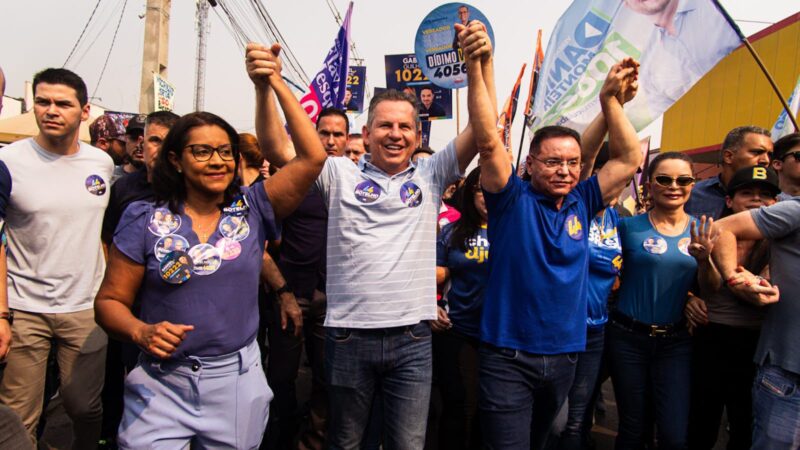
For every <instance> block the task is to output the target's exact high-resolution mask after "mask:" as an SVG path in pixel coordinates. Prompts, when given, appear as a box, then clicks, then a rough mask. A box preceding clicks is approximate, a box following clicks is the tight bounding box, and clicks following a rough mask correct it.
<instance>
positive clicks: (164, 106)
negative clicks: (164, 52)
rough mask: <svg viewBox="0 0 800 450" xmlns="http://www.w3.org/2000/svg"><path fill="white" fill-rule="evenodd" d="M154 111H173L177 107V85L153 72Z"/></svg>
mask: <svg viewBox="0 0 800 450" xmlns="http://www.w3.org/2000/svg"><path fill="white" fill-rule="evenodd" d="M153 94H154V95H155V101H154V102H153V105H154V107H153V110H154V111H172V110H173V109H175V86H173V85H172V83H170V82H169V81H167V80H166V79H165V78H163V77H162V76H161V75H159V74H157V73H154V74H153Z"/></svg>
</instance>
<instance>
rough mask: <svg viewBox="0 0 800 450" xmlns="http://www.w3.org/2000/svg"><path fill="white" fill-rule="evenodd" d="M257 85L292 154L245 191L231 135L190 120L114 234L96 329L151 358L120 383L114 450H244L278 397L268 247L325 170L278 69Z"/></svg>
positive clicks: (201, 118) (218, 125)
mask: <svg viewBox="0 0 800 450" xmlns="http://www.w3.org/2000/svg"><path fill="white" fill-rule="evenodd" d="M264 51H266V52H269V50H264ZM273 53H276V52H273ZM248 56H250V53H248ZM263 76H264V78H265V79H266V80H264V79H262V80H261V81H262V82H264V83H265V84H266V83H268V84H269V87H268V88H269V89H271V90H274V91H275V93H276V95H277V98H278V102H279V103H280V105H281V107H282V109H283V111H284V114H285V116H286V120H287V123H288V126H289V130H290V131H291V134H292V137H293V140H294V145H295V149H296V153H297V157H296V158H295V159H294V160H293V161H292V162H291V163H289V164H287V165H286V166H284V167H283V169H282V170H281V171H280V172H278V173H277V174H276V175H275V176H273V177H271V178H269V179H267V180H266V181H264V182H263V183H262V184H258V185H254V186H253V187H251V188H250V189H247V188H242V187H240V186H239V183H238V181H237V180H236V179H235V176H234V175H235V174H236V173H237V165H238V161H239V158H238V148H237V146H238V143H239V137H238V135H237V133H236V131H235V130H234V129H233V128H232V127H231V126H230V125H229V124H228V123H227V122H225V121H224V120H223V119H221V118H220V117H217V116H215V115H213V114H211V113H206V112H196V113H191V114H187V115H186V116H184V117H182V118H181V119H180V120H178V122H177V123H176V124H175V125H174V126H173V127H172V129H171V130H170V132H169V134H168V135H167V137H166V139H165V140H164V144H163V147H162V149H161V153H160V154H159V156H158V160H157V163H156V166H155V169H154V173H153V189H154V191H155V193H156V198H157V200H156V202H136V203H133V204H131V205H130V206H129V207H128V209H127V210H126V211H125V213H124V215H123V217H122V219H121V221H120V223H119V226H118V227H117V230H116V232H115V234H114V240H113V245H112V246H111V249H110V252H109V260H108V268H107V271H106V275H105V278H104V280H103V283H102V285H101V287H100V291H99V292H98V294H97V298H96V301H95V311H96V316H97V321H98V323H99V324H100V325H101V326H102V327H103V328H104V329H105V330H106V331H107V332H108V333H109V334H110V335H112V336H114V337H116V338H118V339H122V340H125V341H130V342H133V343H135V344H137V345H138V346H139V347H140V348H141V349H142V350H143V351H144V352H143V354H142V355H141V357H140V359H139V364H138V365H137V367H136V368H135V369H134V370H133V371H132V372H131V373H130V374H129V375H128V377H127V379H126V383H125V412H124V415H123V419H122V423H121V425H120V433H119V446H120V448H154V447H157V448H162V447H163V448H184V447H185V446H186V445H187V444H189V443H191V446H192V447H193V448H221V447H224V448H247V449H250V448H257V447H258V445H259V443H260V441H261V438H262V436H263V433H264V428H265V426H266V423H267V418H268V415H269V401H270V400H271V398H272V392H271V391H270V389H269V386H267V382H266V379H265V377H264V372H263V371H262V369H261V367H260V362H261V357H260V353H259V350H258V346H257V345H256V342H255V337H256V333H257V329H258V285H259V275H260V271H261V259H262V255H263V252H264V243H265V241H267V240H269V239H275V238H276V237H277V235H278V226H277V224H276V219H280V218H283V217H286V216H287V215H288V214H289V213H291V212H292V210H294V209H295V208H296V207H297V205H298V204H299V203H300V201H301V200H302V199H303V197H304V196H305V193H306V192H307V191H308V189H309V188H310V186H311V183H312V182H313V181H314V180H315V179H316V177H317V175H318V174H319V172H320V170H321V169H322V166H323V164H324V162H325V159H326V154H325V151H324V150H323V148H322V145H321V143H320V141H319V139H318V138H317V135H316V132H315V131H314V127H313V125H312V123H311V122H310V121H309V120H308V117H307V116H306V114H305V112H304V111H303V109H302V107H301V106H300V104H299V103H298V102H297V100H296V99H295V97H294V95H293V94H292V92H291V91H290V90H289V88H288V86H287V85H286V84H285V82H284V81H283V80H282V79H281V77H280V73H279V71H278V70H274V71H271V72H269V73H266V72H264V73H263ZM270 95H271V94H270ZM134 298H137V299H138V301H139V303H140V305H141V311H140V313H139V314H138V317H137V316H134V314H133V313H132V312H131V306H132V305H133V302H134Z"/></svg>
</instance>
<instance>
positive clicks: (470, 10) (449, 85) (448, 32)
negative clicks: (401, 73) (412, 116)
mask: <svg viewBox="0 0 800 450" xmlns="http://www.w3.org/2000/svg"><path fill="white" fill-rule="evenodd" d="M470 20H480V21H481V22H483V24H484V25H486V31H487V33H488V34H489V39H490V40H491V41H492V48H494V32H493V31H492V26H491V24H489V19H487V18H486V16H484V15H483V13H482V12H480V11H479V10H478V9H477V8H475V7H474V6H471V5H468V4H466V3H447V4H444V5H442V6H439V7H437V8H436V9H434V10H433V11H431V12H430V13H428V15H427V16H425V18H424V19H422V23H420V25H419V28H417V36H416V39H415V41H414V54H415V55H416V56H417V60H418V61H420V67H421V69H422V72H423V73H424V74H425V75H426V76H427V77H428V78H430V80H431V81H432V82H433V83H434V84H435V85H437V86H441V87H443V88H446V89H459V88H463V87H467V65H466V64H465V63H464V54H463V52H462V50H461V48H460V47H459V45H458V34H457V33H456V28H455V24H456V23H460V24H462V25H466V24H467V23H469V21H470Z"/></svg>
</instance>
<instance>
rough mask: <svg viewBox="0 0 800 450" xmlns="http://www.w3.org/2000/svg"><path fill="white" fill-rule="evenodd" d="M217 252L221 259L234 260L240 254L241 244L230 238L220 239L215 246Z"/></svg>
mask: <svg viewBox="0 0 800 450" xmlns="http://www.w3.org/2000/svg"><path fill="white" fill-rule="evenodd" d="M215 247H217V251H219V254H220V255H222V259H224V260H225V261H230V260H232V259H236V258H238V257H239V255H240V254H241V253H242V244H240V243H238V242H237V241H234V240H233V239H231V238H222V239H220V240H218V241H217V243H216V244H215Z"/></svg>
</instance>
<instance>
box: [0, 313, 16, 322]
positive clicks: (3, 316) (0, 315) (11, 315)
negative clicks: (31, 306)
mask: <svg viewBox="0 0 800 450" xmlns="http://www.w3.org/2000/svg"><path fill="white" fill-rule="evenodd" d="M0 319H6V320H7V321H8V324H9V325H13V324H14V311H3V312H0Z"/></svg>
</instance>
